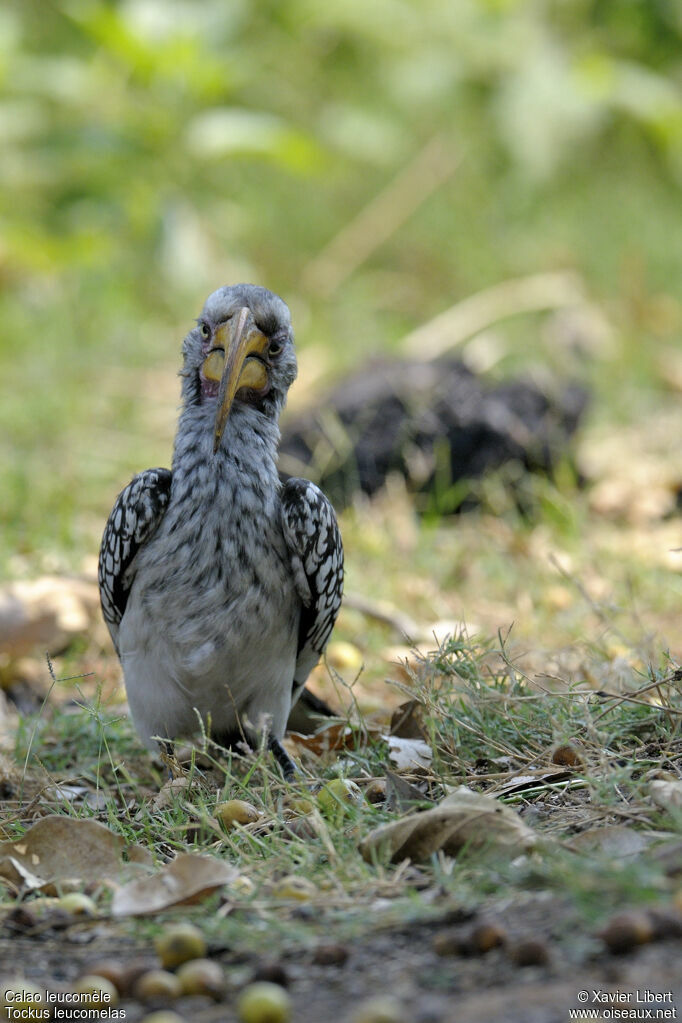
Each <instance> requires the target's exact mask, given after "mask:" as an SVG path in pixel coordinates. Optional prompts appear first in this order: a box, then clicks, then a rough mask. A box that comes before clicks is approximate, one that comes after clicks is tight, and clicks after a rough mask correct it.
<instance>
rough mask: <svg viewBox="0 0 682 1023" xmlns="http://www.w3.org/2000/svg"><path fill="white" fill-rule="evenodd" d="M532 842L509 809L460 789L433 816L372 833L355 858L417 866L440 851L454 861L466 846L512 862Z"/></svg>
mask: <svg viewBox="0 0 682 1023" xmlns="http://www.w3.org/2000/svg"><path fill="white" fill-rule="evenodd" d="M536 840H537V839H536V835H535V833H534V832H533V831H532V830H531V829H530V828H529V827H527V826H526V825H525V824H524V823H523V821H522V820H521V818H520V817H519V816H518V815H517V814H516V813H515V812H514V811H513V810H511V809H510V808H509V807H508V806H505V805H504V804H503V803H499V802H498V801H497V800H496V799H493V798H492V797H491V796H485V795H481V794H480V793H477V792H472V791H471V789H468V788H467V787H466V786H465V785H462V786H460V787H459V788H458V789H456V790H455V791H454V792H453V793H452V794H451V795H449V796H447V797H446V798H445V799H444V800H443V801H442V802H441V803H439V805H438V806H435V807H434V808H433V809H432V810H425V811H424V812H423V813H414V814H409V815H408V816H407V817H403V818H402V819H401V820H398V821H394V822H392V823H390V824H382V825H381V826H380V827H378V828H375V829H374V830H373V831H371V832H370V833H369V834H368V835H367V836H366V837H365V838H364V839H363V840H362V842H361V843H360V852H361V854H362V856H363V858H364V859H365V860H367V861H368V862H369V861H372V860H373V859H374V858H375V857H376V858H377V859H379V860H384V861H385V860H390V861H391V862H393V863H397V862H399V861H400V860H404V859H408V858H409V859H411V860H414V861H415V862H421V861H423V860H426V859H428V858H429V856H431V855H432V853H434V852H436V851H437V850H439V849H442V850H443V851H444V852H445V853H447V854H449V855H452V856H454V855H456V854H457V853H458V852H459V851H460V849H462V848H463V846H465V845H467V846H469V847H470V848H476V849H481V848H484V847H490V848H491V849H493V850H499V851H501V852H503V853H504V855H506V856H514V855H517V854H518V853H519V852H522V851H524V850H527V849H530V848H532V847H533V846H534V845H535V842H536Z"/></svg>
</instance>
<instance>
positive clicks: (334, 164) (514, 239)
mask: <svg viewBox="0 0 682 1023" xmlns="http://www.w3.org/2000/svg"><path fill="white" fill-rule="evenodd" d="M0 83H1V88H2V95H1V97H0V137H1V138H2V144H1V146H0V204H1V209H2V233H1V236H0V338H1V349H0V359H1V366H0V372H1V374H2V384H3V397H2V404H1V405H0V417H1V419H2V424H1V427H2V429H1V434H0V437H1V439H0V443H1V444H2V451H1V457H0V493H1V494H2V499H1V501H0V515H1V516H2V535H1V541H0V542H1V545H2V566H3V568H2V571H3V574H4V576H5V577H6V578H7V577H16V576H27V575H32V574H37V573H39V572H46V571H52V572H54V571H61V572H64V571H80V570H82V567H83V565H87V566H89V568H91V566H92V558H93V556H94V555H95V554H96V551H97V547H98V544H99V538H100V536H101V530H102V527H103V524H104V521H105V518H106V515H107V514H108V511H109V509H110V507H111V503H112V501H113V498H114V496H115V494H116V493H117V492H118V490H119V489H120V488H121V487H122V486H123V485H124V484H125V483H126V482H127V480H128V479H129V478H130V476H131V475H132V474H133V473H134V472H136V471H138V470H140V469H142V468H145V467H147V466H151V465H157V464H161V465H167V464H169V459H170V450H171V443H172V435H173V431H174V425H175V418H176V411H177V403H178V394H179V381H178V380H177V377H176V375H175V374H176V371H177V369H178V367H179V349H180V342H181V340H182V338H183V336H184V334H185V333H186V332H187V330H188V329H189V328H190V326H191V325H192V323H193V320H194V317H196V315H197V314H198V312H199V310H200V308H201V305H202V303H203V301H204V298H205V297H206V295H207V294H208V293H209V292H210V291H212V290H213V289H214V288H216V287H218V286H220V285H222V284H224V283H229V282H235V281H240V280H243V281H252V282H256V283H261V284H264V285H266V286H268V287H269V288H271V289H273V290H275V291H277V292H279V293H280V294H281V295H282V296H283V297H284V298H285V299H286V301H287V302H288V303H289V304H290V306H291V309H292V313H293V317H294V325H295V328H296V332H297V340H298V344H299V350H300V361H301V377H300V383H299V384H297V386H296V388H295V389H294V392H293V393H292V401H293V403H294V404H296V402H304V401H305V400H306V399H307V398H310V396H311V395H312V396H316V395H317V394H319V388H320V387H321V386H322V385H323V382H325V381H327V380H330V379H334V378H335V377H336V376H338V375H339V374H341V373H342V372H343V371H345V370H349V369H351V368H353V367H356V366H358V365H359V364H360V363H362V362H363V360H366V358H367V355H368V353H371V354H381V353H384V354H390V353H396V354H398V353H400V352H405V351H406V350H408V349H410V344H412V354H415V347H414V345H415V344H416V348H417V350H418V348H419V344H420V342H421V339H422V338H423V337H428V325H429V324H430V322H431V321H432V320H433V318H434V317H436V316H437V315H439V314H440V313H443V312H445V311H447V310H448V309H451V308H452V307H453V306H456V305H457V304H458V303H461V302H463V301H464V300H466V299H467V298H468V297H469V296H471V295H474V294H476V293H478V292H483V295H484V297H483V300H482V302H483V307H484V308H485V307H486V301H487V300H486V296H488V298H490V292H489V291H488V289H491V288H495V287H497V286H498V285H503V284H505V282H518V281H519V280H521V281H522V280H523V279H524V278H527V277H535V276H536V275H538V274H549V275H551V276H550V277H548V278H547V288H548V295H549V298H548V301H547V303H546V304H547V306H548V307H549V308H546V309H545V308H541V307H542V305H543V303H542V302H539V303H538V302H536V305H537V306H538V308H537V309H533V308H532V305H533V303H531V308H530V311H529V312H527V313H525V314H523V315H516V316H513V317H508V318H504V317H503V318H502V319H499V318H496V317H495V316H494V315H491V316H490V321H491V322H490V323H488V322H486V319H487V318H486V316H485V314H484V315H483V317H482V319H480V318H478V319H477V317H476V316H475V315H474V317H473V321H472V323H471V324H470V325H469V327H465V329H464V330H463V332H462V333H461V336H460V335H458V336H457V337H456V338H455V339H454V342H456V346H457V350H458V352H459V354H462V355H463V356H464V357H466V358H468V359H469V361H470V363H471V365H473V366H474V367H475V368H477V369H480V370H482V371H484V372H485V373H486V374H488V375H489V376H490V378H491V379H494V380H499V379H503V378H504V377H505V376H507V375H511V374H518V373H530V374H533V373H536V374H537V373H540V374H542V373H545V372H548V371H551V372H552V373H554V374H556V375H557V376H558V377H559V378H564V377H565V378H569V377H570V378H573V379H575V378H577V379H579V380H580V381H581V382H583V383H585V384H587V385H588V386H589V387H590V389H591V391H592V401H591V406H590V412H589V416H588V420H587V423H586V425H585V427H584V432H583V434H582V439H581V441H580V444H581V447H580V451H579V456H578V460H579V466H580V471H581V472H583V473H584V474H585V475H586V476H587V478H588V481H589V483H590V487H589V488H588V490H587V492H586V491H585V489H584V488H581V487H578V485H577V483H576V480H575V477H574V475H571V474H570V473H566V474H565V475H564V477H563V478H562V477H561V474H559V475H558V477H557V479H556V480H554V481H553V482H552V483H551V484H550V483H546V484H545V485H544V486H545V489H544V490H543V491H542V493H541V494H540V498H541V500H540V505H541V508H542V516H541V519H540V521H539V522H538V521H536V522H535V523H533V524H532V525H528V523H525V522H524V523H519V520H518V518H515V515H516V514H517V513H516V510H515V509H514V508H511V509H510V508H508V507H507V506H506V505H505V503H504V500H503V498H502V497H500V493H499V492H498V491H496V490H495V487H494V485H491V489H490V492H489V493H488V494H487V497H486V500H484V501H483V510H482V511H481V512H479V513H476V514H478V515H479V516H482V518H479V519H478V522H477V524H476V526H475V527H474V526H471V525H467V526H464V525H459V524H458V525H457V526H456V527H454V528H453V527H449V531H448V533H447V536H448V537H449V539H448V540H444V539H442V537H441V536H440V534H437V533H435V532H433V530H434V529H436V527H435V526H434V525H433V523H431V524H428V525H425V524H424V523H420V522H417V521H416V520H415V519H413V518H412V516H411V514H410V510H409V501H408V500H407V499H406V498H404V495H403V496H401V495H400V494H398V495H396V494H395V493H394V494H393V496H392V497H391V498H390V499H384V504H383V505H382V504H381V500H380V501H379V502H378V503H377V504H376V505H375V506H373V507H372V508H364V509H360V510H359V511H358V510H357V509H356V510H355V511H353V510H350V511H349V512H348V513H347V520H346V522H345V527H344V531H345V533H346V537H347V539H346V545H347V547H348V548H349V564H350V572H349V584H350V585H351V586H352V587H353V588H354V589H360V588H363V587H364V589H365V590H368V591H374V596H375V597H377V598H379V597H389V598H391V599H393V600H394V601H395V602H396V603H397V604H400V605H405V604H408V605H409V606H410V609H411V610H412V611H413V612H414V613H416V614H418V615H420V616H421V617H422V618H423V619H424V620H427V621H428V620H429V619H439V618H442V617H447V616H448V615H454V614H456V613H457V612H458V610H460V609H459V605H457V606H456V601H455V599H454V598H453V597H452V596H450V594H451V593H452V592H455V591H456V592H457V593H459V594H460V597H459V598H458V600H460V601H464V602H465V603H466V604H467V605H468V606H472V612H471V613H472V614H473V615H474V617H476V616H478V617H479V618H480V619H482V620H483V622H484V624H485V626H486V627H493V628H494V627H496V626H495V624H494V623H496V622H497V623H498V626H497V627H499V625H501V624H502V623H503V622H507V623H509V622H510V621H511V620H512V618H513V619H517V618H518V617H519V616H521V617H522V618H523V616H524V614H525V616H526V619H527V620H528V621H529V622H530V625H529V628H531V629H532V628H534V627H537V625H538V621H540V622H541V621H542V620H543V616H549V617H550V618H551V620H552V622H553V623H557V622H558V627H559V628H563V629H564V630H565V629H566V628H567V627H569V626H570V624H571V619H570V613H571V607H572V601H573V599H574V588H572V586H571V584H570V583H567V582H566V578H565V577H562V576H556V572H555V569H550V568H548V567H547V566H548V564H549V563H548V560H547V551H548V550H549V549H550V548H551V549H552V550H555V549H558V548H561V550H562V553H563V555H565V560H564V562H562V564H563V566H564V568H565V569H566V571H576V572H578V573H579V574H581V573H582V569H581V567H580V563H581V558H584V559H585V561H586V563H589V568H590V571H592V572H593V573H594V574H595V579H596V577H597V576H598V577H599V578H600V579H601V584H600V585H601V591H600V590H599V585H597V582H596V581H595V592H594V593H591V595H590V600H593V601H594V600H597V599H600V600H601V599H602V598H604V599H606V596H607V595H608V594H606V590H608V585H607V586H606V590H605V589H604V581H603V580H604V578H605V577H606V578H607V579H608V578H613V574H614V573H615V575H616V576H617V579H616V584H617V585H622V586H623V587H625V588H626V589H627V588H628V587H629V589H628V592H633V585H634V588H635V590H636V589H637V585H639V584H637V585H635V584H633V582H632V580H633V578H635V579H638V578H639V574H638V573H640V568H641V567H642V565H644V568H643V569H642V572H646V573H648V575H647V578H648V580H649V581H648V582H646V583H645V582H642V583H641V586H642V587H644V589H643V590H641V592H640V591H637V592H638V593H640V596H642V599H643V600H644V602H646V603H648V605H649V606H656V607H657V608H658V611H659V612H660V614H661V615H662V616H664V614H665V613H667V612H666V609H667V608H669V612H670V620H671V622H672V621H674V615H673V611H674V607H675V606H676V607H677V608H678V609H679V601H680V596H681V593H680V581H679V580H680V576H679V572H680V561H679V556H678V555H677V554H675V553H674V552H673V548H674V547H679V546H680V545H681V544H682V528H680V523H679V519H676V518H675V516H676V514H677V510H678V506H679V496H678V495H679V488H678V484H679V483H680V481H681V480H682V461H681V456H680V454H679V452H680V433H679V432H678V429H682V418H681V417H680V414H679V395H680V391H682V355H681V352H680V347H679V341H680V335H681V333H682V304H681V302H680V295H679V288H680V281H681V280H682V6H681V5H680V4H679V3H678V2H677V0H457V2H456V3H453V2H452V0H420V2H419V3H416V2H409V0H372V2H371V3H366V2H360V0H327V2H326V3H324V4H319V3H314V2H311V0H287V2H285V3H281V2H274V0H272V2H268V0H263V2H261V3H258V4H252V3H248V2H247V0H231V2H230V3H226V2H224V0H121V2H113V0H110V2H102V0H82V2H81V0H51V2H47V3H46V2H44V0H40V2H39V0H6V2H5V3H4V4H3V5H2V9H1V10H0ZM511 287H512V294H513V293H514V288H515V285H514V284H513V283H512V286H511ZM536 290H537V289H536ZM492 295H493V298H494V295H495V292H493V293H492ZM493 304H494V302H493ZM512 305H513V302H512ZM479 320H480V322H479ZM424 325H426V327H427V332H426V334H423V333H422V334H418V335H415V334H414V332H415V331H416V330H417V329H420V328H422V327H424ZM415 338H416V341H415ZM410 339H411V340H410ZM297 395H298V396H297ZM464 518H465V517H464V516H462V517H461V519H462V520H463V519H464ZM504 523H506V524H507V525H506V526H505V525H504ZM671 523H672V527H671ZM654 524H655V525H656V528H658V526H660V528H661V529H663V530H667V531H668V532H665V535H663V534H658V533H656V535H655V537H654V533H655V529H654ZM611 526H612V527H613V529H612V531H611V532H608V536H607V539H606V540H605V536H606V534H605V533H604V532H603V531H604V530H607V531H608V530H609V529H610V528H611ZM428 529H430V530H432V532H431V533H430V534H429V535H428V536H425V535H424V532H423V531H424V530H428ZM505 529H506V530H507V531H506V532H505ZM600 530H601V531H602V532H600ZM624 530H629V532H623V531H624ZM472 531H473V532H472ZM675 535H677V538H678V539H677V542H674V537H675ZM593 536H594V537H596V539H595V540H594V548H592V547H590V543H591V541H590V542H589V543H588V542H587V541H586V537H593ZM609 537H610V538H611V539H608V538H609ZM633 537H634V539H633ZM476 538H477V539H476ZM481 538H483V539H481ZM619 538H620V539H619ZM625 538H626V539H625ZM476 542H478V543H479V544H480V545H481V546H480V558H479V560H478V562H477V564H478V566H479V567H478V568H476V569H472V568H471V566H469V567H467V566H466V554H467V550H471V549H472V546H473V547H474V548H475V545H476ZM447 543H449V544H451V545H452V544H454V545H455V549H452V550H450V549H449V553H448V556H447V558H444V557H443V549H444V548H443V547H442V546H439V545H442V544H447ZM363 544H364V545H365V546H364V547H363ZM457 545H459V546H457ZM581 545H582V546H581ZM647 545H649V546H647ZM649 547H651V548H652V550H653V549H654V548H655V551H656V552H660V554H655V553H651V552H650V550H649ZM581 551H584V552H585V553H584V554H581V553H580V552H581ZM595 551H598V552H599V553H597V554H595ZM605 551H606V554H605V553H604V552H605ZM635 551H637V552H639V553H641V552H642V551H644V554H642V558H643V559H644V560H643V561H641V563H640V561H638V562H637V564H636V565H634V567H633V565H632V564H630V562H629V561H628V559H629V558H631V556H632V555H633V552H635ZM356 556H357V557H360V558H361V559H362V572H360V571H359V569H356V568H355V567H354V565H355V561H354V558H355V557H356ZM529 556H530V557H532V558H535V559H536V561H537V562H538V563H539V562H540V561H541V562H542V564H543V566H545V567H543V569H542V572H541V573H540V574H539V576H538V580H537V587H538V594H539V593H540V592H542V593H543V594H545V595H546V593H547V590H548V579H549V575H548V574H547V573H549V574H550V575H551V573H552V572H554V573H555V574H554V575H553V576H552V578H551V583H552V587H553V591H554V598H553V600H554V603H553V604H552V603H550V604H549V605H548V604H547V600H546V599H545V597H544V596H543V598H542V600H540V598H539V597H538V596H537V595H535V596H534V595H533V593H532V592H531V593H530V594H528V593H527V592H526V591H527V589H528V587H529V586H531V584H530V583H529V582H528V570H527V561H528V558H529ZM638 556H639V554H638ZM517 558H519V559H520V561H518V563H517V562H516V561H515V559H517ZM570 558H572V559H573V561H572V562H571V564H570V565H568V568H566V566H567V564H568V560H570ZM391 559H396V561H395V565H396V566H398V565H399V564H400V563H402V565H403V566H405V565H406V564H409V565H410V566H412V569H413V571H412V573H411V582H409V585H408V582H407V581H403V582H401V583H399V584H398V583H396V584H395V585H394V584H392V583H390V582H388V581H387V580H389V579H390V571H391V568H390V566H391V564H392V563H393V562H392V561H391ZM486 559H490V560H486ZM524 559H526V560H525V561H524ZM372 564H376V566H377V568H376V569H372V568H371V565H372ZM444 564H446V566H447V567H446V568H444V567H443V565H444ZM368 566H370V567H368ZM480 566H482V567H480ZM514 566H516V568H515V567H514ZM519 566H520V567H521V571H522V572H524V573H525V575H526V578H525V579H524V582H523V585H521V584H520V582H519V575H518V571H517V570H516V569H518V568H519ZM524 566H526V567H525V568H524ZM624 566H625V567H624ZM505 572H506V574H505ZM585 572H587V566H586V567H585ZM418 578H421V580H422V581H421V582H419V581H418ZM586 578H587V577H586V576H583V575H582V574H581V580H582V582H581V585H582V583H583V582H584V581H585V579H586ZM588 582H589V580H588ZM361 583H362V586H361V585H360V584H361ZM585 585H587V583H585ZM387 589H388V590H389V592H388V593H386V592H385V591H386V590H387ZM588 589H589V587H588ZM562 592H563V593H564V595H563V596H562ZM462 594H464V596H461V595H462ZM605 594H606V596H605ZM526 598H527V599H526ZM633 599H634V598H633ZM638 599H639V597H638ZM665 600H669V601H670V604H669V605H668V604H666V605H665V607H663V606H662V605H660V601H665ZM657 602H658V603H657ZM536 604H538V605H541V606H540V609H539V610H537V608H536ZM464 610H466V609H464ZM535 611H537V615H539V618H537V616H536V617H535V618H534V613H535ZM462 613H463V611H462ZM562 615H563V616H564V620H563V623H562V620H561V616H562ZM358 625H359V620H358V622H355V621H354V620H352V619H351V620H350V626H349V628H350V627H355V628H357V627H358ZM351 631H352V629H351ZM569 631H570V629H569Z"/></svg>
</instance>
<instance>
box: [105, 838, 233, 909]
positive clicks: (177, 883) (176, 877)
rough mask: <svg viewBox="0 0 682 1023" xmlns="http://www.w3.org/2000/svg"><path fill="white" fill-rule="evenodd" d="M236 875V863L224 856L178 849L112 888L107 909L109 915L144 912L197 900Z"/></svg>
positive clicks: (231, 880)
mask: <svg viewBox="0 0 682 1023" xmlns="http://www.w3.org/2000/svg"><path fill="white" fill-rule="evenodd" d="M238 877H239V871H238V870H237V869H236V867H233V866H232V865H231V864H229V863H226V862H225V860H218V859H216V858H215V857H213V856H200V855H197V854H193V853H181V854H179V855H178V856H176V857H175V859H174V860H173V861H172V862H171V863H168V864H167V865H166V866H165V867H164V868H163V869H162V870H160V871H158V873H156V874H153V875H152V876H151V877H145V878H139V879H138V880H136V881H131V882H130V883H129V884H126V885H124V886H123V887H122V888H119V889H118V891H116V892H114V898H113V900H112V903H111V912H112V915H113V916H144V915H145V914H147V913H158V912H159V911H160V910H162V909H167V908H168V907H169V906H177V905H180V904H182V903H193V902H200V901H201V899H203V898H204V897H205V896H207V895H210V893H211V892H213V891H215V890H216V888H222V887H223V885H225V884H231V883H232V882H234V881H236V879H237V878H238Z"/></svg>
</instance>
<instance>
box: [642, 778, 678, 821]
mask: <svg viewBox="0 0 682 1023" xmlns="http://www.w3.org/2000/svg"><path fill="white" fill-rule="evenodd" d="M649 792H650V793H651V798H652V799H653V801H654V803H655V804H656V806H660V807H661V809H663V810H667V811H668V812H669V813H674V812H676V811H677V812H678V813H679V811H680V810H682V780H681V779H679V778H655V779H654V780H653V781H651V782H649Z"/></svg>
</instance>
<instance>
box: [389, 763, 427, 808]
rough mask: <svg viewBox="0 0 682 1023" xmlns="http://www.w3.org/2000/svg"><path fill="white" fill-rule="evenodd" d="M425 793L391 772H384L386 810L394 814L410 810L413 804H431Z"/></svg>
mask: <svg viewBox="0 0 682 1023" xmlns="http://www.w3.org/2000/svg"><path fill="white" fill-rule="evenodd" d="M432 802H433V800H431V799H429V797H428V796H427V795H426V793H425V792H422V790H421V789H420V788H418V787H417V786H416V785H413V784H412V783H411V782H409V781H407V780H406V779H405V778H401V777H400V775H399V774H394V773H393V771H386V809H387V810H391V811H393V812H394V813H395V812H396V811H398V810H412V809H414V804H415V803H432Z"/></svg>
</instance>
